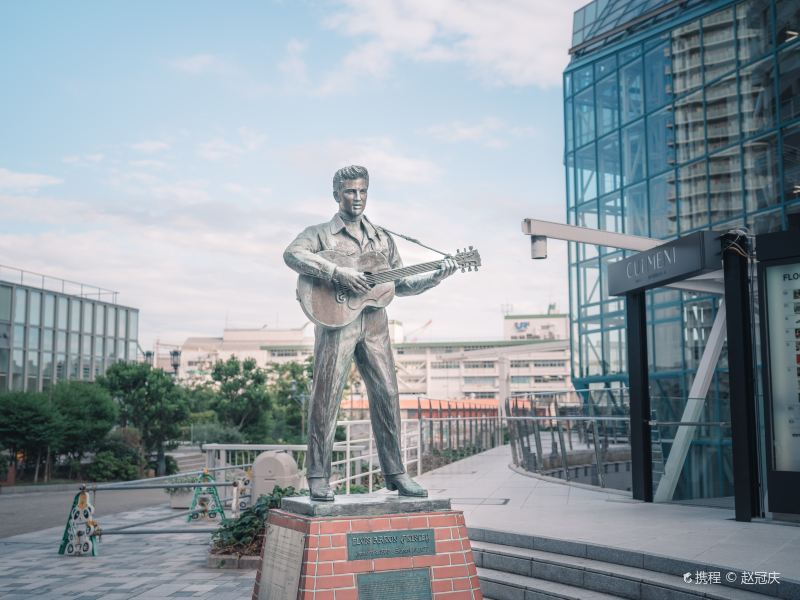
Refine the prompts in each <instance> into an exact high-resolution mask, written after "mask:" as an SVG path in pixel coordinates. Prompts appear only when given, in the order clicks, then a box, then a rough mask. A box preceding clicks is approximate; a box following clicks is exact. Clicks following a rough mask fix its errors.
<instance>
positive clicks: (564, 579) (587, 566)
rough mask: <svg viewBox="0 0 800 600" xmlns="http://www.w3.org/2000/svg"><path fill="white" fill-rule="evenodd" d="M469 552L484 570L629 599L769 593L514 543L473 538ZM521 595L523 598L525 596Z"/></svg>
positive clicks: (731, 599) (746, 599) (735, 599)
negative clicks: (518, 546)
mask: <svg viewBox="0 0 800 600" xmlns="http://www.w3.org/2000/svg"><path fill="white" fill-rule="evenodd" d="M472 552H473V555H474V557H475V564H476V566H478V567H479V568H484V569H488V570H489V571H491V572H493V573H506V574H511V575H516V576H521V577H528V578H531V579H534V580H535V581H537V582H538V581H548V582H552V583H558V584H561V585H566V586H569V587H574V588H575V589H581V590H585V591H588V592H599V593H604V594H611V595H612V596H613V597H615V598H627V599H628V600H649V599H653V600H655V599H662V598H663V599H670V600H671V599H673V598H674V599H675V600H691V599H697V598H709V599H712V600H765V598H767V597H774V596H765V595H764V594H759V593H754V592H751V591H747V590H740V589H736V588H731V587H726V586H724V585H721V584H696V583H686V582H685V581H684V580H683V577H682V576H678V575H671V574H668V573H660V572H657V571H651V570H649V569H644V568H638V567H631V566H626V565H622V564H618V563H616V562H609V561H603V560H598V559H596V558H586V557H579V556H570V555H567V554H558V553H555V552H548V551H544V550H534V549H530V548H517V547H513V546H506V545H503V544H495V543H490V542H472ZM609 558H611V556H609ZM692 576H693V577H694V576H695V573H694V571H692ZM721 576H722V577H724V576H725V572H722V573H721ZM537 585H538V583H537ZM496 595H497V594H495V596H496ZM555 597H559V596H555ZM565 597H567V598H572V597H583V596H565ZM586 597H587V598H588V597H590V596H586ZM501 600H502V599H501ZM526 600H528V598H527V597H526Z"/></svg>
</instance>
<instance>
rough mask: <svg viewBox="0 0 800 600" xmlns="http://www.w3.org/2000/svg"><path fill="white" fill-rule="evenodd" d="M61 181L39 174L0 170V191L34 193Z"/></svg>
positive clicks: (61, 181)
mask: <svg viewBox="0 0 800 600" xmlns="http://www.w3.org/2000/svg"><path fill="white" fill-rule="evenodd" d="M59 183H63V180H61V179H59V178H58V177H52V176H50V175H41V174H39V173H18V172H15V171H9V170H8V169H3V168H0V190H11V191H17V192H36V191H37V190H39V189H40V188H43V187H47V186H50V185H58V184H59Z"/></svg>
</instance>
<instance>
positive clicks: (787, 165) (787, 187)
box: [782, 125, 800, 202]
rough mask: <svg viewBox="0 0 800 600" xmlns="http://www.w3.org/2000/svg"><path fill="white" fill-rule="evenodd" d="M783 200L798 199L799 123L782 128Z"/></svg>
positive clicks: (799, 194)
mask: <svg viewBox="0 0 800 600" xmlns="http://www.w3.org/2000/svg"><path fill="white" fill-rule="evenodd" d="M782 138H783V201H784V202H791V201H793V200H800V125H795V126H794V127H792V128H790V129H784V130H783V135H782Z"/></svg>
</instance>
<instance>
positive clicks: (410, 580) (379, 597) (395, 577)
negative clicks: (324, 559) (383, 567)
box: [358, 569, 433, 600]
mask: <svg viewBox="0 0 800 600" xmlns="http://www.w3.org/2000/svg"><path fill="white" fill-rule="evenodd" d="M432 597H433V594H432V592H431V572H430V569H406V570H404V571H378V572H377V573H361V574H359V575H358V600H431V598H432Z"/></svg>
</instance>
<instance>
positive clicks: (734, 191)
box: [564, 0, 800, 498]
mask: <svg viewBox="0 0 800 600" xmlns="http://www.w3.org/2000/svg"><path fill="white" fill-rule="evenodd" d="M599 8H600V7H598V10H599ZM581 26H582V27H583V28H584V29H585V30H586V28H587V27H588V25H587V24H586V23H581ZM637 27H638V29H637V30H636V31H633V32H631V33H629V34H625V35H617V36H616V37H615V38H614V39H613V40H609V41H604V42H602V43H599V44H598V45H597V47H595V48H593V49H592V50H590V51H586V52H584V53H583V54H580V55H576V56H574V57H573V60H572V62H571V63H570V65H569V66H568V68H567V69H566V71H565V73H564V109H565V156H564V162H565V166H566V189H567V219H568V222H569V223H571V224H576V225H580V226H584V227H593V228H599V229H605V230H608V231H615V232H624V233H629V234H634V235H643V236H649V237H656V238H660V239H671V238H675V237H677V236H679V235H684V234H687V233H690V232H692V231H697V230H700V229H715V230H729V229H732V228H737V227H747V228H748V229H750V231H752V232H753V233H762V232H767V231H775V230H780V229H785V228H787V226H788V222H789V220H793V219H794V218H796V217H798V216H800V2H797V1H796V0H750V1H746V2H708V3H705V4H704V5H703V6H700V7H695V8H693V9H691V10H689V11H683V12H678V13H677V14H675V15H673V16H672V17H671V18H670V20H668V21H664V20H663V19H662V20H661V21H660V22H658V23H654V24H652V26H650V27H649V28H648V26H647V24H644V25H642V24H640V25H638V26H637ZM623 255H624V253H623V252H622V251H614V250H613V249H607V248H600V249H598V248H596V247H594V246H589V245H584V244H571V245H570V253H569V263H570V317H571V327H572V331H571V333H572V344H573V352H572V375H573V379H574V381H575V385H576V387H586V388H594V387H615V386H624V385H626V381H627V373H626V364H625V362H626V360H625V344H624V327H625V319H624V301H623V300H621V299H618V298H614V297H609V295H608V290H607V286H606V274H607V266H608V264H609V263H610V262H613V261H615V260H619V259H620V258H621V257H622V256H623ZM716 303H717V299H716V298H715V297H713V296H704V295H701V294H694V293H688V292H679V291H675V290H668V289H661V290H655V291H653V292H651V293H649V298H648V316H649V319H648V322H649V339H650V347H649V361H650V371H651V373H650V377H651V388H652V395H653V398H654V400H653V407H654V408H655V410H656V411H657V415H656V416H657V418H658V419H661V420H680V417H681V413H682V411H683V407H684V405H685V403H686V397H687V395H688V390H689V387H690V385H691V382H692V380H693V378H694V374H695V372H696V369H697V365H698V362H699V359H700V355H701V354H702V351H703V348H704V347H705V342H706V338H707V336H708V334H709V332H710V329H711V324H712V322H713V319H714V315H715V312H716ZM704 418H705V419H706V420H708V421H726V420H729V409H728V375H727V364H726V362H725V358H724V354H723V359H722V361H721V363H720V366H719V368H718V369H717V373H716V375H715V378H714V382H713V384H712V387H711V391H710V393H709V396H708V399H707V402H706V414H705V416H704ZM661 433H662V438H665V439H666V442H665V452H667V453H668V452H669V437H670V434H674V430H672V431H662V432H661ZM729 445H730V439H729V432H728V431H727V430H726V429H725V428H701V429H700V430H699V434H698V435H697V436H696V439H695V442H694V443H693V446H692V449H691V452H690V455H689V457H688V459H687V461H688V462H687V464H686V466H685V467H684V470H683V476H682V480H681V483H680V484H679V487H678V491H677V494H676V497H678V498H702V497H718V496H727V495H731V494H732V487H731V486H732V471H731V469H732V466H731V463H730V451H729Z"/></svg>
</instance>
